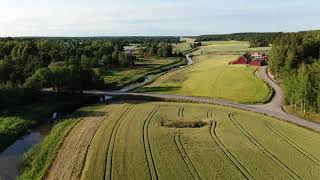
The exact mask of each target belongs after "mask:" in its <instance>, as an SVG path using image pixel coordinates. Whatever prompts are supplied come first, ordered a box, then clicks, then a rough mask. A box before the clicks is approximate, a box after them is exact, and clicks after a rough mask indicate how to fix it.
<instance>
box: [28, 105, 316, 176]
mask: <svg viewBox="0 0 320 180" xmlns="http://www.w3.org/2000/svg"><path fill="white" fill-rule="evenodd" d="M58 127H59V126H58ZM53 132H54V131H53ZM319 139H320V135H319V134H318V133H314V132H312V131H309V130H307V129H304V128H301V127H298V126H295V125H292V124H290V123H287V122H284V121H281V120H277V119H274V118H271V117H267V116H263V115H259V114H255V113H251V112H247V111H242V110H237V109H232V108H228V107H221V106H214V105H204V104H192V103H168V102H152V103H151V102H127V103H121V102H118V103H117V102H114V103H112V104H109V105H104V106H100V107H99V108H96V109H95V110H94V111H93V112H92V113H91V114H89V115H87V116H85V117H84V118H83V120H82V121H80V122H79V123H77V124H76V125H74V127H73V128H72V129H71V130H70V132H69V133H68V135H67V136H66V138H65V139H64V142H63V143H62V145H61V146H60V149H59V150H57V152H56V156H55V159H54V160H53V162H52V163H51V166H46V168H47V169H44V170H43V169H42V170H41V166H39V168H40V169H33V170H34V171H33V172H32V173H31V172H28V171H27V172H25V173H24V178H30V179H41V178H43V177H45V179H84V180H87V179H95V180H96V179H317V178H318V177H319V176H320V152H319V151H318V150H319V148H320V141H319ZM44 143H46V140H45V141H44ZM66 160H67V161H66ZM42 161H43V159H42ZM33 164H37V161H34V162H33ZM39 170H40V172H42V174H41V175H39V174H37V171H39ZM43 172H46V173H45V174H44V173H43Z"/></svg>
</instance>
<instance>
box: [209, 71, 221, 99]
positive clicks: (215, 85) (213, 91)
mask: <svg viewBox="0 0 320 180" xmlns="http://www.w3.org/2000/svg"><path fill="white" fill-rule="evenodd" d="M222 74H223V72H219V74H218V76H217V78H216V79H215V81H214V82H213V84H212V87H211V91H210V94H209V97H214V93H215V92H216V89H217V88H218V84H219V81H220V79H221V76H222Z"/></svg>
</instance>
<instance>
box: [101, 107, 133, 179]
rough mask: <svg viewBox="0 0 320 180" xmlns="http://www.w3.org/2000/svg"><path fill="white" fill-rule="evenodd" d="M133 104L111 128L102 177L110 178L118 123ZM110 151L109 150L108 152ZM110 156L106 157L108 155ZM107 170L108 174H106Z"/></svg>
mask: <svg viewBox="0 0 320 180" xmlns="http://www.w3.org/2000/svg"><path fill="white" fill-rule="evenodd" d="M133 107H134V105H131V106H130V107H128V108H127V109H126V110H125V111H124V112H123V113H122V114H121V115H120V117H119V118H118V120H117V122H116V124H115V125H114V127H113V128H112V131H111V137H110V139H109V146H108V150H107V159H106V170H105V174H104V179H107V178H106V176H108V179H110V180H111V179H112V165H113V153H114V146H115V141H116V138H117V133H118V130H119V127H120V125H121V124H122V122H123V120H124V118H125V117H126V116H127V115H128V114H129V112H130V111H131V110H132V109H133ZM109 151H110V152H109ZM109 155H110V157H109V158H108V156H109ZM108 161H109V162H110V165H109V166H110V167H108ZM108 172H109V174H107V173H108Z"/></svg>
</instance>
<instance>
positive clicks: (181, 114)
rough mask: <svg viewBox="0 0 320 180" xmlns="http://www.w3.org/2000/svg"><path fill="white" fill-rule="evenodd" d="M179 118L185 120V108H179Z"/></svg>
mask: <svg viewBox="0 0 320 180" xmlns="http://www.w3.org/2000/svg"><path fill="white" fill-rule="evenodd" d="M178 117H180V118H183V117H184V107H183V106H178Z"/></svg>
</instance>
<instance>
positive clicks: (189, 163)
mask: <svg viewBox="0 0 320 180" xmlns="http://www.w3.org/2000/svg"><path fill="white" fill-rule="evenodd" d="M174 142H175V144H176V146H177V148H178V150H179V152H180V155H181V157H182V159H183V161H184V163H185V164H186V166H187V168H188V170H189V172H190V174H191V176H192V178H193V179H194V180H196V179H201V177H200V174H199V172H198V171H197V169H196V168H195V166H194V164H193V162H192V160H191V159H190V157H189V155H188V153H187V151H186V149H185V148H184V146H183V144H182V141H181V134H175V136H174Z"/></svg>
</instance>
